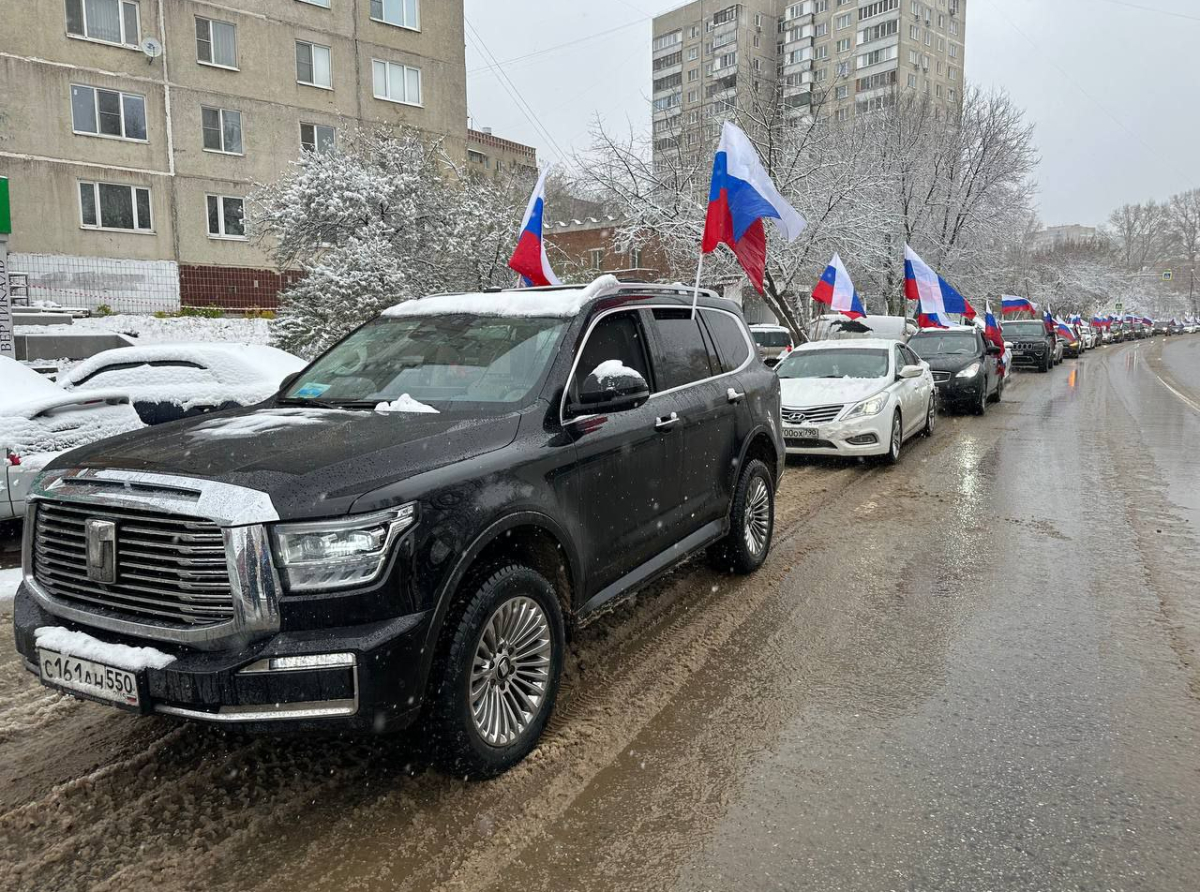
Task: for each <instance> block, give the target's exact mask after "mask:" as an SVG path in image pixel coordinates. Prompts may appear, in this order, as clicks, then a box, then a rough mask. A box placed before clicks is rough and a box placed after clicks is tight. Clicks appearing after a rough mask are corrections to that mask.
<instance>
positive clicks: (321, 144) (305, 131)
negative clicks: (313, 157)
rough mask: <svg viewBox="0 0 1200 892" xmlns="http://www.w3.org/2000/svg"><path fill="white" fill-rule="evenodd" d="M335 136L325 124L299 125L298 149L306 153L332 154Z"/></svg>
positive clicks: (331, 129)
mask: <svg viewBox="0 0 1200 892" xmlns="http://www.w3.org/2000/svg"><path fill="white" fill-rule="evenodd" d="M335 139H336V136H335V131H334V129H333V128H332V127H329V126H326V125H325V124H306V123H304V122H303V121H302V122H301V123H300V148H302V149H303V150H304V151H306V152H332V151H333V147H334V142H335Z"/></svg>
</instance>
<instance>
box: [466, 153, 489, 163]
mask: <svg viewBox="0 0 1200 892" xmlns="http://www.w3.org/2000/svg"><path fill="white" fill-rule="evenodd" d="M467 160H468V161H472V162H474V163H475V164H482V165H483V166H484V167H487V156H486V155H485V154H483V152H476V151H475V150H474V149H467Z"/></svg>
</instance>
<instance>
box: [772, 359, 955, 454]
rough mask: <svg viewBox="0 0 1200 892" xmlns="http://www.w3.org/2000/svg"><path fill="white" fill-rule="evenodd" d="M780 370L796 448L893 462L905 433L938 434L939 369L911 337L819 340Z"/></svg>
mask: <svg viewBox="0 0 1200 892" xmlns="http://www.w3.org/2000/svg"><path fill="white" fill-rule="evenodd" d="M776 372H777V373H778V375H779V379H780V384H781V386H782V389H783V390H782V404H783V409H782V418H783V438H784V442H785V444H786V446H787V452H788V454H789V455H842V456H880V457H882V458H883V459H884V460H885V461H887V462H889V463H892V464H894V463H895V462H897V461H899V460H900V450H901V449H902V448H903V445H904V442H905V441H906V440H908V439H909V438H910V437H912V436H915V435H916V434H918V433H924V434H925V435H926V436H930V435H932V434H933V427H934V424H935V423H936V420H937V393H936V390H935V389H934V386H933V374H932V373H931V372H930V370H929V366H928V365H927V364H926V363H924V362H922V361H921V360H920V359H919V358H918V357H917V355H916V354H915V353H913V352H912V350H910V349H909V348H908V347H906V346H905V345H904V344H900V343H898V342H896V341H889V340H883V339H881V338H872V339H865V340H855V341H817V342H815V343H811V344H804V345H802V346H800V347H798V348H797V349H796V350H795V351H793V353H792V354H791V355H790V356H789V357H787V359H785V360H784V361H783V362H781V363H780V364H779V368H778V369H776Z"/></svg>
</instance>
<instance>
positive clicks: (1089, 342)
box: [1079, 322, 1100, 350]
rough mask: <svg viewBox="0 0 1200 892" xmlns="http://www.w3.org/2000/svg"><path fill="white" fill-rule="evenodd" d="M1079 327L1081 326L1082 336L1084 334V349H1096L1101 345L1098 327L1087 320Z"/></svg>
mask: <svg viewBox="0 0 1200 892" xmlns="http://www.w3.org/2000/svg"><path fill="white" fill-rule="evenodd" d="M1079 328H1080V332H1081V333H1082V336H1083V337H1082V341H1083V349H1084V350H1095V349H1096V347H1098V346H1099V345H1100V341H1099V338H1098V337H1097V333H1096V329H1095V328H1093V327H1092V326H1091V325H1090V324H1089V323H1087V322H1085V323H1083V325H1081V326H1080V327H1079Z"/></svg>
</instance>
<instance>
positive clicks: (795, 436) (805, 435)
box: [783, 427, 821, 440]
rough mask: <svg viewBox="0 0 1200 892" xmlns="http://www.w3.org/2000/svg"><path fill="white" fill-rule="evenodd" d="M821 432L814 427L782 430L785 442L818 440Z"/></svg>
mask: <svg viewBox="0 0 1200 892" xmlns="http://www.w3.org/2000/svg"><path fill="white" fill-rule="evenodd" d="M820 437H821V431H820V429H819V428H815V427H788V428H784V429H783V438H784V439H785V440H818V439H820Z"/></svg>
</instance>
